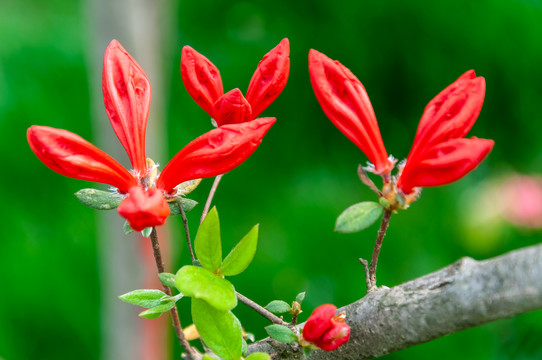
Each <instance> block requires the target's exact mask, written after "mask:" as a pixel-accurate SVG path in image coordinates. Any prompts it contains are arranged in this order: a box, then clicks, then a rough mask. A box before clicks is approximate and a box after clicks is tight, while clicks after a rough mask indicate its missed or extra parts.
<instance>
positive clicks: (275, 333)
mask: <svg viewBox="0 0 542 360" xmlns="http://www.w3.org/2000/svg"><path fill="white" fill-rule="evenodd" d="M265 331H267V335H269V336H271V337H272V338H273V339H275V340H277V341H280V342H283V343H291V342H296V341H298V339H297V335H296V334H295V333H294V332H293V331H292V330H290V328H288V327H286V326H283V325H278V324H273V325H269V326H267V327H265Z"/></svg>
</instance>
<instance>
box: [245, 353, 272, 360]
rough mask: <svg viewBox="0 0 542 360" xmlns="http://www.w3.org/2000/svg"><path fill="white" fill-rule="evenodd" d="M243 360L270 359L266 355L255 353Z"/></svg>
mask: <svg viewBox="0 0 542 360" xmlns="http://www.w3.org/2000/svg"><path fill="white" fill-rule="evenodd" d="M245 360H271V357H270V356H269V354H267V353H264V352H257V353H252V354H250V355H249V356H248V357H247V358H246V359H245Z"/></svg>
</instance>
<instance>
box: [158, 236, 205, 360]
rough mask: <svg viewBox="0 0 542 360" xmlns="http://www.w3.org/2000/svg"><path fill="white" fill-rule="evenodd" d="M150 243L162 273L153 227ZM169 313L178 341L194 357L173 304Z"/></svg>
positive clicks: (169, 292)
mask: <svg viewBox="0 0 542 360" xmlns="http://www.w3.org/2000/svg"><path fill="white" fill-rule="evenodd" d="M151 243H152V251H153V254H154V261H155V263H156V268H157V269H158V273H163V272H165V269H164V262H163V261H162V253H161V251H160V243H159V242H158V234H157V233H156V228H155V227H153V228H152V231H151ZM162 286H163V288H164V292H165V293H166V294H167V295H168V296H172V294H171V289H170V288H169V287H168V286H166V285H163V284H162ZM170 314H171V319H172V320H173V327H174V328H175V333H176V334H177V338H178V339H179V343H180V344H181V346H182V347H183V349H184V350H185V351H186V352H187V354H188V357H189V358H190V359H192V358H195V355H196V351H195V350H194V348H192V347H191V346H190V344H189V343H188V340H186V337H185V336H184V333H183V328H182V327H181V320H180V319H179V313H178V311H177V306H174V307H173V308H172V309H171V310H170Z"/></svg>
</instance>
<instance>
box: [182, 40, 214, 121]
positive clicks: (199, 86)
mask: <svg viewBox="0 0 542 360" xmlns="http://www.w3.org/2000/svg"><path fill="white" fill-rule="evenodd" d="M181 76H182V78H183V83H184V86H185V87H186V90H188V93H189V94H190V96H191V97H192V99H194V101H195V102H196V103H197V104H198V105H199V106H201V108H202V109H203V110H205V112H206V113H207V114H209V116H211V117H212V116H213V105H214V103H215V101H217V100H218V98H219V97H221V96H222V95H223V94H224V90H223V88H222V79H221V77H220V72H219V71H218V69H217V68H216V66H214V64H213V63H212V62H210V61H209V59H207V58H206V57H205V56H203V55H201V54H200V53H199V52H197V51H196V50H194V49H192V48H191V47H190V46H185V47H183V51H182V54H181Z"/></svg>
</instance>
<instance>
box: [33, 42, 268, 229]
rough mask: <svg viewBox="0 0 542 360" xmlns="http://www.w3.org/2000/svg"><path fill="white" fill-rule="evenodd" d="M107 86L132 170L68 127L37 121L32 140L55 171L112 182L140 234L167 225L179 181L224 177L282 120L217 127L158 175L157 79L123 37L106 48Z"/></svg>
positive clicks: (107, 97) (110, 110)
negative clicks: (153, 123)
mask: <svg viewBox="0 0 542 360" xmlns="http://www.w3.org/2000/svg"><path fill="white" fill-rule="evenodd" d="M102 88H103V93H104V102H105V107H106V110H107V114H108V116H109V120H110V121H111V125H112V126H113V130H114V131H115V134H116V135H117V137H118V138H119V140H120V142H121V143H122V145H123V147H124V148H125V149H126V152H127V153H128V157H129V158H130V162H131V163H132V167H133V170H132V171H128V170H126V169H125V168H124V167H122V165H120V164H119V163H118V162H117V161H115V160H114V159H113V158H112V157H111V156H109V155H107V154H106V153H105V152H103V151H101V150H100V149H98V148H97V147H95V146H94V145H92V144H91V143H89V142H88V141H86V140H84V139H83V138H81V137H80V136H78V135H76V134H73V133H71V132H69V131H67V130H63V129H55V128H51V127H46V126H37V125H34V126H31V127H30V128H29V129H28V131H27V139H28V142H29V144H30V148H31V149H32V151H34V153H35V154H36V156H37V157H38V158H39V159H40V160H41V161H42V162H43V163H44V164H45V165H46V166H47V167H49V168H50V169H52V170H54V171H56V172H58V173H59V174H61V175H65V176H68V177H72V178H76V179H82V180H89V181H96V182H100V183H104V184H109V185H111V186H114V187H115V188H117V189H118V191H119V193H121V194H123V195H124V194H126V195H127V196H126V197H125V199H124V200H123V202H122V203H121V205H120V206H119V208H118V212H119V214H120V215H121V216H122V217H124V218H125V219H126V220H128V222H129V223H130V226H131V227H132V228H133V229H134V230H138V231H139V230H143V229H144V228H145V227H151V226H157V225H162V224H163V223H164V222H165V219H166V218H167V216H168V215H169V207H168V206H167V202H166V199H165V196H166V195H167V196H169V197H172V196H175V194H176V191H175V187H176V186H177V185H178V184H180V183H181V182H184V181H188V180H193V179H199V178H206V177H213V176H217V175H220V174H223V173H225V172H227V171H230V170H232V169H233V168H235V167H236V166H238V165H240V164H241V163H242V162H243V161H245V160H246V159H247V158H248V157H249V156H250V155H251V154H252V153H253V152H254V151H255V150H256V148H257V147H258V145H259V144H260V143H261V141H262V139H263V136H264V135H265V134H266V133H267V131H268V130H269V128H270V127H271V126H272V125H273V124H274V123H275V118H261V119H257V120H255V121H253V122H250V123H244V124H232V125H228V126H225V127H221V128H219V129H214V130H211V131H209V132H208V133H206V134H203V135H202V136H200V137H198V138H196V139H195V140H194V141H192V142H190V143H189V144H188V145H187V146H186V147H185V148H183V149H182V150H181V151H180V152H179V153H178V154H177V155H176V156H175V157H174V158H173V160H172V161H171V162H170V164H168V165H166V167H165V168H164V171H162V173H161V174H160V175H159V177H158V180H156V176H155V175H153V173H154V172H153V171H152V170H153V169H152V168H148V166H147V161H146V157H145V129H146V125H147V117H148V113H149V106H150V94H151V88H150V83H149V80H148V79H147V76H146V75H145V73H144V72H143V70H142V69H141V67H140V66H139V65H138V64H137V62H136V61H135V60H134V59H133V58H132V57H131V56H130V54H128V53H127V52H126V50H124V48H123V47H122V46H121V45H120V44H119V43H118V42H117V41H116V40H113V41H111V43H110V44H109V46H108V47H107V50H106V52H105V56H104V67H103V86H102ZM155 180H156V181H155Z"/></svg>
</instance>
